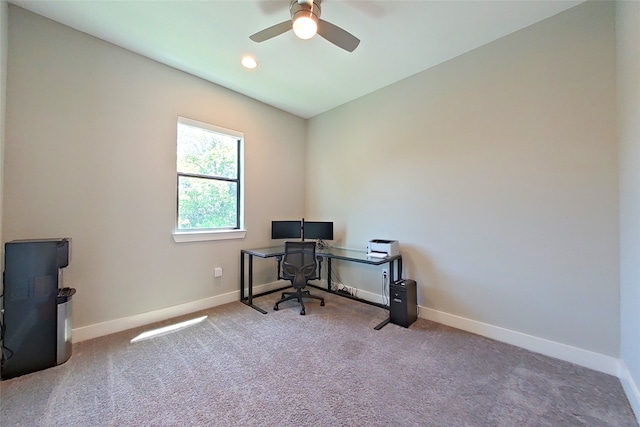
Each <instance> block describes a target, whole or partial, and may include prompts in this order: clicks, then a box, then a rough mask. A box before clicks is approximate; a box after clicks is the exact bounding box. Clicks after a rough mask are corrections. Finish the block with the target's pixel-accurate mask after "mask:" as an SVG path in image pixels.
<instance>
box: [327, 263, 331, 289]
mask: <svg viewBox="0 0 640 427" xmlns="http://www.w3.org/2000/svg"><path fill="white" fill-rule="evenodd" d="M327 289H328V290H331V289H332V287H331V258H327Z"/></svg>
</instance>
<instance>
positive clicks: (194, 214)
mask: <svg viewBox="0 0 640 427" xmlns="http://www.w3.org/2000/svg"><path fill="white" fill-rule="evenodd" d="M242 144H243V134H242V133H240V132H236V131H233V130H229V129H224V128H220V127H217V126H213V125H210V124H207V123H202V122H197V121H195V120H190V119H186V118H183V117H179V118H178V135H177V147H178V149H177V187H178V209H177V221H176V222H177V225H176V231H177V233H176V234H179V233H180V232H194V231H202V232H225V231H234V230H240V229H241V228H242V182H241V177H242V174H241V170H242V160H243V159H242V154H243V147H242ZM174 236H175V234H174ZM242 237H244V235H242ZM227 238H233V237H227Z"/></svg>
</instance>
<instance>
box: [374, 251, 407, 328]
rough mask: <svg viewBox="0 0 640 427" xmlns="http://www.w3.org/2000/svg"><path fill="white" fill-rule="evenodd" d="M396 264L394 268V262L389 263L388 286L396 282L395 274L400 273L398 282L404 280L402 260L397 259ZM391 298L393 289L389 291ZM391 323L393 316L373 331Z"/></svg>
mask: <svg viewBox="0 0 640 427" xmlns="http://www.w3.org/2000/svg"><path fill="white" fill-rule="evenodd" d="M395 263H396V264H395V266H394V265H393V264H394V261H389V283H388V284H387V286H389V285H391V284H392V283H395V282H396V278H395V274H394V273H398V280H402V258H399V259H397V260H396V261H395ZM394 267H395V268H394ZM389 297H391V289H389ZM387 308H390V307H389V306H388V307H387ZM389 322H391V315H389V317H387V318H386V319H384V320H383V321H382V322H380V323H379V324H378V325H377V326H376V327H374V328H373V329H375V330H376V331H379V330H380V329H382V328H384V327H385V326H386V325H387V324H388V323H389Z"/></svg>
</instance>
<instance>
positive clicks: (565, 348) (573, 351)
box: [419, 307, 620, 377]
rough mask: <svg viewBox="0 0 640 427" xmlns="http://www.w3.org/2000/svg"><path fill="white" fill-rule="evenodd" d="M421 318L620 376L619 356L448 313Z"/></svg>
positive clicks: (427, 310)
mask: <svg viewBox="0 0 640 427" xmlns="http://www.w3.org/2000/svg"><path fill="white" fill-rule="evenodd" d="M419 308H420V310H419V313H420V317H422V318H424V319H427V320H431V321H434V322H437V323H442V324H443V325H447V326H451V327H453V328H456V329H462V330H463V331H467V332H471V333H474V334H477V335H482V336H484V337H487V338H491V339H494V340H496V341H501V342H504V343H507V344H512V345H515V346H517V347H522V348H525V349H527V350H531V351H534V352H536V353H540V354H544V355H545V356H550V357H555V358H556V359H560V360H564V361H566V362H571V363H575V364H576V365H580V366H584V367H586V368H589V369H594V370H596V371H600V372H604V373H605V374H609V375H614V376H616V377H617V376H618V375H619V371H620V360H619V359H616V358H615V357H611V356H606V355H604V354H600V353H595V352H593V351H589V350H584V349H581V348H578V347H572V346H570V345H566V344H562V343H559V342H555V341H550V340H547V339H544V338H539V337H535V336H533V335H527V334H523V333H522V332H516V331H512V330H510V329H505V328H501V327H499V326H494V325H489V324H487V323H482V322H478V321H475V320H471V319H467V318H464V317H460V316H456V315H454V314H449V313H444V312H442V311H437V310H433V309H430V308H426V307H419Z"/></svg>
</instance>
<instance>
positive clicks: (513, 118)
mask: <svg viewBox="0 0 640 427" xmlns="http://www.w3.org/2000/svg"><path fill="white" fill-rule="evenodd" d="M615 49H616V41H615V5H614V4H613V3H610V2H588V3H585V4H583V5H580V6H578V7H576V8H573V9H571V10H569V11H567V12H564V13H561V14H559V15H556V16H555V17H552V18H550V19H548V20H546V21H543V22H541V23H539V24H536V25H534V26H531V27H528V28H526V29H524V30H521V31H519V32H517V33H514V34H512V35H509V36H507V37H504V38H502V39H500V40H497V41H496V42H493V43H491V44H488V45H486V46H483V47H481V48H478V49H476V50H475V51H472V52H470V53H467V54H465V55H462V56H460V57H457V58H455V59H453V60H450V61H448V62H447V63H444V64H442V65H439V66H437V67H434V68H432V69H429V70H427V71H424V72H422V73H420V74H417V75H415V76H413V77H410V78H407V79H405V80H403V81H401V82H399V83H397V84H394V85H392V86H389V87H387V88H384V89H382V90H379V91H377V92H375V93H373V94H370V95H367V96H365V97H362V98H360V99H358V100H356V101H353V102H351V103H349V104H346V105H343V106H341V107H338V108H336V109H334V110H332V111H329V112H327V113H324V114H321V115H319V116H317V117H314V118H313V119H311V120H310V121H309V125H308V137H307V145H308V146H307V162H308V166H307V169H306V192H305V195H306V206H305V215H306V216H308V217H314V218H321V219H324V218H326V219H334V220H336V221H338V227H337V228H338V230H339V244H341V245H343V246H347V247H352V248H363V247H364V245H365V244H366V242H367V241H368V240H369V239H372V238H387V239H388V238H392V239H398V240H399V241H400V245H401V249H402V253H403V258H404V260H405V270H406V274H405V276H406V277H409V278H413V279H415V280H416V281H417V282H418V286H419V291H418V294H419V297H418V299H419V304H420V305H421V306H422V307H424V309H423V311H422V314H428V311H429V310H433V311H438V312H445V313H448V314H451V315H455V316H460V317H463V318H466V319H472V320H473V321H476V322H482V323H485V324H489V325H493V326H498V327H502V328H506V329H509V330H512V331H518V332H521V333H524V334H528V335H531V336H534V337H539V338H544V339H547V340H551V341H554V342H559V343H564V344H567V345H569V346H572V347H577V348H581V349H585V350H589V351H592V352H596V353H600V354H604V355H610V356H615V357H618V356H619V338H618V337H619V327H620V323H619V288H618V280H619V278H618V271H619V257H618V250H619V247H618V244H619V242H618V154H617V153H618V146H617V141H616V96H615V93H616V86H615V83H616V67H615V59H616V58H615ZM340 274H341V277H342V280H343V282H345V284H358V286H359V287H360V291H361V292H371V293H375V292H377V293H379V292H380V279H379V272H378V271H374V272H371V269H365V268H353V269H349V268H347V266H344V267H343V268H342V270H341V272H340Z"/></svg>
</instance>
